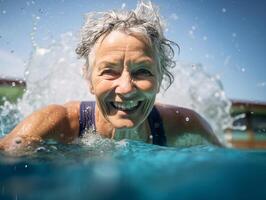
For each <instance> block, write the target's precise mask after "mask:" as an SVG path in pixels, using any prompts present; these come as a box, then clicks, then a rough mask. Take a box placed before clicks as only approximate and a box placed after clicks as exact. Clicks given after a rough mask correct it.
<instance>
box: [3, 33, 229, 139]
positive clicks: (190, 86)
mask: <svg viewBox="0 0 266 200" xmlns="http://www.w3.org/2000/svg"><path fill="white" fill-rule="evenodd" d="M76 44H77V36H76V35H74V34H73V33H71V32H68V33H65V34H62V36H61V39H60V40H59V41H57V42H52V44H51V45H50V47H46V48H42V47H39V46H37V45H36V44H35V43H34V48H33V51H32V54H31V57H30V59H29V62H28V64H27V67H26V71H25V81H26V83H27V90H26V92H25V94H24V95H23V97H22V99H20V100H19V101H18V103H17V104H16V105H12V104H10V103H9V102H6V103H5V104H4V106H2V107H1V111H2V112H1V121H3V120H4V119H5V120H7V118H9V122H8V123H9V124H6V122H4V126H5V127H13V126H14V124H15V123H17V122H18V120H19V119H21V118H23V117H25V116H27V115H29V114H30V113H31V112H33V111H34V110H36V109H38V108H40V107H43V106H45V105H48V104H54V103H56V104H63V103H65V102H67V101H71V100H93V99H94V97H93V96H92V95H91V94H90V93H89V90H88V87H87V83H86V81H85V80H84V79H83V78H82V66H83V64H84V61H83V60H79V59H78V58H77V55H76V54H75V51H74V50H75V45H76ZM173 73H174V76H175V82H174V83H173V85H172V86H171V87H170V88H169V89H168V90H167V91H163V90H162V91H161V93H160V94H159V95H158V97H157V100H158V101H160V102H162V103H169V104H173V105H178V106H184V107H188V108H192V109H194V110H196V111H197V112H199V113H200V114H201V115H202V116H203V117H204V118H206V119H207V121H208V122H210V124H211V126H212V128H213V129H214V131H215V133H216V134H217V135H218V136H219V138H220V140H221V141H224V136H223V129H224V128H225V127H228V126H231V122H232V119H231V117H230V115H229V109H230V106H231V103H230V101H229V100H228V98H227V97H226V95H225V92H224V90H223V87H222V84H221V82H220V80H219V79H218V78H215V77H214V76H210V75H209V74H207V73H206V72H205V71H204V70H203V67H202V66H201V65H200V64H191V63H188V62H186V63H185V62H181V61H179V62H177V66H176V68H175V69H174V70H173ZM14 112H15V113H16V114H15V115H14V114H12V113H14ZM177 114H178V112H177ZM10 118H11V119H10ZM188 123H189V119H188ZM1 126H3V123H1ZM7 130H9V129H8V128H6V129H5V130H3V128H2V134H5V133H7ZM199 141H200V140H199ZM179 143H180V142H179Z"/></svg>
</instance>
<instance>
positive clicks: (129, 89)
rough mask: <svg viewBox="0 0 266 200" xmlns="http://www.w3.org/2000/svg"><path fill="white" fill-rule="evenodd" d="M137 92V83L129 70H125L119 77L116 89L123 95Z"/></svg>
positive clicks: (116, 91) (117, 92)
mask: <svg viewBox="0 0 266 200" xmlns="http://www.w3.org/2000/svg"><path fill="white" fill-rule="evenodd" d="M135 92H136V88H135V85H134V83H133V81H132V78H131V75H130V73H129V72H123V73H122V74H121V76H120V77H119V79H117V86H116V89H115V93H116V94H121V95H123V96H130V95H132V94H133V93H135Z"/></svg>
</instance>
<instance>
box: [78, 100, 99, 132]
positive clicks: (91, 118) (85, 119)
mask: <svg viewBox="0 0 266 200" xmlns="http://www.w3.org/2000/svg"><path fill="white" fill-rule="evenodd" d="M79 114H80V115H79V136H82V135H83V134H84V132H85V131H86V130H89V129H92V130H93V131H95V129H96V126H95V102H94V101H82V102H81V103H80V109H79Z"/></svg>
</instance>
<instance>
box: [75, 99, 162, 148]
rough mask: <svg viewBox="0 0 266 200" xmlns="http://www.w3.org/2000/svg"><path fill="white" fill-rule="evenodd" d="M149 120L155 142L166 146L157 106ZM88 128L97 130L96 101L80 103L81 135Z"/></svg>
mask: <svg viewBox="0 0 266 200" xmlns="http://www.w3.org/2000/svg"><path fill="white" fill-rule="evenodd" d="M148 122H149V126H150V129H151V135H152V142H153V144H157V145H160V146H166V137H165V134H164V129H163V123H162V119H161V116H160V114H159V112H158V110H157V108H156V107H155V106H154V107H153V108H152V111H151V113H150V114H149V116H148ZM88 129H92V130H93V131H95V130H96V126H95V102H94V101H82V102H81V103H80V117H79V136H82V135H83V134H84V132H85V131H86V130H88Z"/></svg>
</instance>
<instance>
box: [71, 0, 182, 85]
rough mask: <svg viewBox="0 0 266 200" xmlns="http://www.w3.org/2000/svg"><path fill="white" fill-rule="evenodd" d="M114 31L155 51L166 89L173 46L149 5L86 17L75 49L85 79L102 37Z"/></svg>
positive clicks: (149, 3)
mask: <svg viewBox="0 0 266 200" xmlns="http://www.w3.org/2000/svg"><path fill="white" fill-rule="evenodd" d="M114 30H119V31H123V32H125V33H128V34H134V33H136V34H141V35H143V36H144V37H145V38H146V39H147V40H148V42H149V43H150V44H151V47H152V48H153V49H154V51H155V55H156V56H155V57H156V58H157V61H158V65H159V70H160V71H161V80H163V79H164V80H165V81H166V83H167V86H166V87H165V89H167V88H169V87H170V85H171V84H172V83H173V81H174V76H173V74H172V73H171V72H170V69H171V68H173V67H175V66H176V62H175V61H174V55H175V53H174V49H173V46H174V45H175V46H176V47H177V48H178V50H179V46H178V45H177V44H176V43H175V42H173V41H170V40H168V39H166V38H165V37H164V34H163V23H162V20H161V19H160V16H159V12H158V9H157V8H156V7H155V6H154V5H153V4H152V3H151V2H150V1H146V2H145V1H143V0H142V1H140V2H138V4H137V7H136V9H135V10H131V11H127V10H124V9H122V10H119V11H114V10H113V11H108V12H91V13H88V14H87V15H86V21H85V24H84V25H83V27H82V28H81V40H80V42H79V44H78V46H77V48H76V53H77V54H78V55H79V56H80V57H84V58H85V59H86V64H85V68H84V77H85V78H86V79H88V80H89V79H90V70H89V69H90V65H91V63H93V62H92V60H93V58H92V57H93V56H91V55H92V54H93V47H94V45H95V43H96V42H97V40H98V39H99V38H100V37H101V36H102V35H107V34H109V33H110V32H112V31H114Z"/></svg>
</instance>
